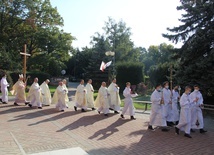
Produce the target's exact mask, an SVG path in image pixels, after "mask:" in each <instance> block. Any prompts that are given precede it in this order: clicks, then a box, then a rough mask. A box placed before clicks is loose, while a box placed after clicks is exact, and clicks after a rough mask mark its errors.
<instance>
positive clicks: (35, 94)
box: [28, 78, 42, 109]
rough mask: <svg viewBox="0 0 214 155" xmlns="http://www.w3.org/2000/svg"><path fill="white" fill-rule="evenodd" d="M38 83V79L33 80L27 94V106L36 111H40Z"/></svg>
mask: <svg viewBox="0 0 214 155" xmlns="http://www.w3.org/2000/svg"><path fill="white" fill-rule="evenodd" d="M38 81H39V80H38V78H35V79H34V82H33V84H32V85H31V87H30V90H29V92H28V99H29V101H30V103H29V104H28V105H29V107H37V108H38V109H42V102H41V99H42V98H41V88H40V86H39V84H38Z"/></svg>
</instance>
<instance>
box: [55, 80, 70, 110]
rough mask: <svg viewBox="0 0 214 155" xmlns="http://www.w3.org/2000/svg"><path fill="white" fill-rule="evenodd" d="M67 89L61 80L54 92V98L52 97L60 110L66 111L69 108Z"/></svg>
mask: <svg viewBox="0 0 214 155" xmlns="http://www.w3.org/2000/svg"><path fill="white" fill-rule="evenodd" d="M66 91H67V90H66V89H65V87H64V86H63V82H59V85H58V87H57V88H56V91H55V92H54V95H53V98H52V104H56V109H57V110H59V111H62V112H64V111H65V109H66V108H67V105H66V94H67V92H66Z"/></svg>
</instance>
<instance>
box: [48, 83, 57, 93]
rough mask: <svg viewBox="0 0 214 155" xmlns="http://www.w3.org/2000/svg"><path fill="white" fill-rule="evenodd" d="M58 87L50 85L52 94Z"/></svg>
mask: <svg viewBox="0 0 214 155" xmlns="http://www.w3.org/2000/svg"><path fill="white" fill-rule="evenodd" d="M56 88H57V86H50V85H49V89H50V92H51V94H53V93H54V92H55V90H56Z"/></svg>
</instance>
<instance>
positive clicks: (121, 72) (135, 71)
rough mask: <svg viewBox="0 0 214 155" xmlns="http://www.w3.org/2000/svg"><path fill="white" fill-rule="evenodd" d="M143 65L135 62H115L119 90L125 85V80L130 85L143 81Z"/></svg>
mask: <svg viewBox="0 0 214 155" xmlns="http://www.w3.org/2000/svg"><path fill="white" fill-rule="evenodd" d="M143 70H144V65H143V64H142V63H135V62H120V63H117V83H118V85H119V86H120V87H121V91H123V89H124V88H125V87H126V82H130V83H131V84H132V85H137V84H138V83H140V82H142V81H144V72H143Z"/></svg>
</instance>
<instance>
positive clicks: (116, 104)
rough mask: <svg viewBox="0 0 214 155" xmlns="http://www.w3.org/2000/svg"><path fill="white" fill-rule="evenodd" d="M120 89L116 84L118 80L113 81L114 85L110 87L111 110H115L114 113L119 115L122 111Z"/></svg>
mask: <svg viewBox="0 0 214 155" xmlns="http://www.w3.org/2000/svg"><path fill="white" fill-rule="evenodd" d="M119 90H120V88H119V87H118V85H117V84H116V79H113V81H112V83H111V84H110V85H109V87H108V93H109V94H110V96H109V99H110V109H111V110H114V113H116V114H119V112H118V111H120V104H121V100H120V95H119Z"/></svg>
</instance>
